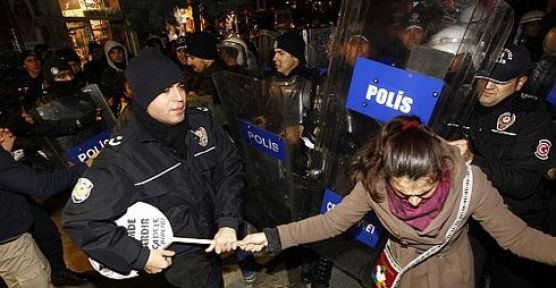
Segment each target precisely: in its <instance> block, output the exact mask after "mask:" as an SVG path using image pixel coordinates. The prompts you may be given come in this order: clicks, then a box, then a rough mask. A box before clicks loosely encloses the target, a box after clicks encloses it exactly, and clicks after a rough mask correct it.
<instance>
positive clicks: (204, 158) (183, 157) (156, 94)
mask: <svg viewBox="0 0 556 288" xmlns="http://www.w3.org/2000/svg"><path fill="white" fill-rule="evenodd" d="M126 78H127V79H128V81H129V83H130V86H131V88H132V90H133V102H132V104H131V106H130V108H129V109H125V110H124V113H123V114H122V115H121V117H120V118H119V121H118V123H117V125H116V126H115V127H114V129H113V131H112V138H111V139H110V140H109V141H108V146H106V147H105V148H104V149H103V150H102V152H101V154H100V155H99V157H98V158H97V159H96V160H95V161H94V163H93V165H92V166H91V168H90V169H88V170H87V171H86V172H85V174H84V175H83V178H80V179H79V180H78V183H77V185H76V186H75V187H74V190H73V192H72V196H71V199H70V200H69V201H68V204H67V205H66V207H65V209H64V212H63V213H64V214H63V221H64V228H65V229H66V231H67V232H68V235H69V236H70V238H71V239H72V240H73V241H74V242H75V243H77V244H78V245H79V246H80V247H81V248H82V249H83V250H84V251H85V252H86V253H87V254H88V255H89V256H91V258H93V259H95V260H97V261H98V262H100V263H101V264H103V265H105V266H107V267H108V268H110V269H112V270H114V271H116V272H119V273H126V274H127V273H129V272H130V270H143V269H144V267H145V265H146V263H147V261H148V259H149V255H150V250H149V248H148V247H143V246H142V244H141V241H138V240H136V239H135V238H133V237H130V236H128V231H126V229H125V228H123V227H118V226H116V224H115V223H114V221H115V220H116V219H118V218H119V217H121V216H122V215H123V214H124V213H126V211H127V208H128V207H130V206H131V205H133V204H135V203H136V202H145V203H148V204H150V205H153V206H154V207H156V208H158V209H159V210H160V211H161V212H162V213H163V214H164V215H166V217H167V218H168V220H169V222H170V224H171V226H172V230H173V234H174V235H176V236H179V237H193V238H209V239H212V238H213V237H215V234H216V232H217V231H218V230H219V229H220V228H224V227H228V228H232V229H234V230H235V231H237V228H238V225H239V223H240V222H241V221H242V211H241V206H242V201H241V199H240V198H239V194H240V191H241V190H242V188H243V186H244V179H243V165H242V162H241V159H240V157H239V154H238V152H237V149H236V147H235V145H234V144H233V143H232V141H231V140H230V138H229V137H228V135H227V134H226V133H225V132H224V130H223V129H222V128H221V127H220V125H218V124H217V122H215V120H213V119H212V118H211V117H210V114H209V111H208V109H202V108H199V109H187V110H186V111H182V112H183V113H185V114H184V116H185V118H184V120H181V121H179V123H173V124H167V123H165V122H162V121H164V119H165V118H164V117H162V116H160V114H156V113H155V114H154V115H155V116H153V115H151V114H150V113H149V112H148V108H150V107H151V104H152V107H154V108H153V109H155V110H156V109H158V111H160V110H162V109H168V110H165V111H166V113H167V114H165V115H174V114H175V111H174V110H173V109H169V108H168V106H166V105H169V106H171V107H174V108H175V109H183V107H184V106H183V105H185V98H182V97H183V95H182V94H181V93H183V91H179V92H177V93H174V92H175V90H172V91H174V92H171V91H169V90H168V89H169V88H168V87H174V86H175V85H177V84H178V83H181V82H182V81H183V79H182V74H181V71H180V70H179V68H178V67H177V65H176V64H175V63H173V62H172V60H170V59H169V58H167V57H166V56H164V55H162V54H160V53H159V52H158V51H156V50H153V49H147V50H145V51H143V52H142V53H140V54H139V55H138V56H137V57H135V58H134V59H133V60H132V61H131V62H130V64H129V65H128V67H127V69H126ZM171 89H174V88H171ZM178 89H180V88H178ZM165 91H166V92H165ZM178 96H179V97H178ZM155 99H156V100H155ZM165 101H166V102H165ZM161 102H164V103H166V104H165V105H161V104H160V103H161ZM161 106H163V107H165V108H161ZM206 248H207V247H205V246H200V245H188V244H177V245H176V244H175V245H171V246H170V247H169V248H168V249H169V250H173V251H175V252H176V255H175V256H174V257H173V260H172V265H171V266H170V267H169V269H168V270H167V271H166V275H165V276H166V279H167V280H168V281H169V282H170V283H171V284H173V285H174V286H179V287H223V279H222V273H221V269H220V267H219V265H218V264H219V263H218V260H219V257H218V256H217V255H215V254H209V253H206V252H205V251H204V249H206Z"/></svg>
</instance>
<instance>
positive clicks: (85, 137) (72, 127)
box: [33, 84, 116, 167]
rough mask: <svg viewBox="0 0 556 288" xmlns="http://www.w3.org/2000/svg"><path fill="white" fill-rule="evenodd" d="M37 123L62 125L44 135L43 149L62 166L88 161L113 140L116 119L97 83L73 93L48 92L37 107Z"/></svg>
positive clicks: (35, 110) (35, 109) (35, 111)
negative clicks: (59, 95) (112, 132)
mask: <svg viewBox="0 0 556 288" xmlns="http://www.w3.org/2000/svg"><path fill="white" fill-rule="evenodd" d="M33 115H34V116H35V118H36V119H39V121H38V122H39V123H38V125H52V124H53V123H54V124H58V125H60V127H59V128H60V129H53V130H52V131H51V133H49V134H48V135H45V137H44V138H43V140H44V145H43V146H44V147H43V148H44V150H45V152H46V154H47V156H48V158H49V159H53V160H54V161H56V162H57V165H58V166H59V167H66V166H67V165H68V164H69V162H71V163H74V164H75V163H79V162H85V161H86V160H88V159H89V158H91V157H93V156H94V155H96V154H97V153H99V152H100V151H101V150H102V148H104V146H105V145H106V144H107V143H108V142H109V141H110V139H109V136H110V129H111V128H112V127H113V126H114V123H115V121H116V119H115V116H114V114H113V113H112V110H111V109H110V107H109V106H108V104H107V103H106V100H105V98H104V96H103V95H102V92H101V91H100V89H99V87H98V86H97V85H96V84H92V85H87V86H85V87H83V88H82V89H81V91H78V92H76V93H74V94H73V95H64V96H62V97H57V96H55V95H49V96H48V97H45V100H44V101H43V102H41V103H40V104H39V105H38V106H36V107H35V108H34V111H33Z"/></svg>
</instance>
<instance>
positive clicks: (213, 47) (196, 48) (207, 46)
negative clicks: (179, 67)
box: [185, 31, 218, 60]
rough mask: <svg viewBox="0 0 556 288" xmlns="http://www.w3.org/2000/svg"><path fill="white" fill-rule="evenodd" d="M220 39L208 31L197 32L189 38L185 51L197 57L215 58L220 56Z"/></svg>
mask: <svg viewBox="0 0 556 288" xmlns="http://www.w3.org/2000/svg"><path fill="white" fill-rule="evenodd" d="M217 46H218V39H216V37H214V36H212V34H210V33H208V32H204V31H202V32H195V33H193V34H191V35H190V36H189V38H187V41H186V45H185V53H187V54H191V55H193V56H195V57H197V58H201V59H207V60H214V59H217V58H218V47H217Z"/></svg>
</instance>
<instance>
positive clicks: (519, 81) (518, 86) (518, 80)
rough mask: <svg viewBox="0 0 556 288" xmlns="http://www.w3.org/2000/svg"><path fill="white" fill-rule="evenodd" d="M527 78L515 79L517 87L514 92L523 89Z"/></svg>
mask: <svg viewBox="0 0 556 288" xmlns="http://www.w3.org/2000/svg"><path fill="white" fill-rule="evenodd" d="M528 79H529V78H528V77H527V76H521V77H519V78H518V79H517V85H516V87H515V91H520V90H521V88H523V86H524V85H525V83H527V80H528Z"/></svg>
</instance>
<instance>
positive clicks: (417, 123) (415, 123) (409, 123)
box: [402, 120, 421, 131]
mask: <svg viewBox="0 0 556 288" xmlns="http://www.w3.org/2000/svg"><path fill="white" fill-rule="evenodd" d="M420 125H421V122H420V121H418V120H407V121H403V123H402V131H405V130H407V129H409V128H412V127H419V126H420Z"/></svg>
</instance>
